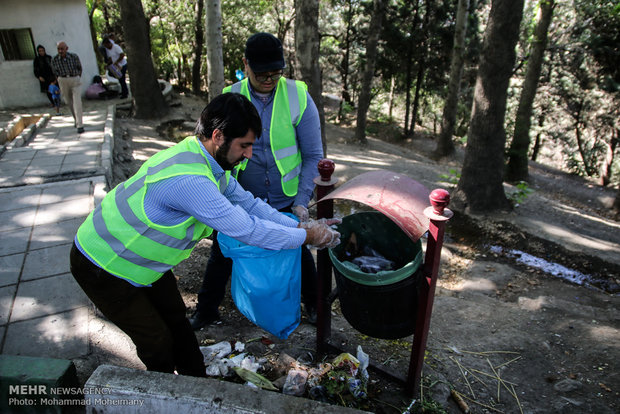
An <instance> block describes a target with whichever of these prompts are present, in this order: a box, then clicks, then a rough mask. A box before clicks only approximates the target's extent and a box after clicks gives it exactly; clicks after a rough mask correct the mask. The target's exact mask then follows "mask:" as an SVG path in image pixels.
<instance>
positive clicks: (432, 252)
mask: <svg viewBox="0 0 620 414" xmlns="http://www.w3.org/2000/svg"><path fill="white" fill-rule="evenodd" d="M429 199H430V202H431V205H432V207H428V208H426V210H424V214H425V215H426V216H427V217H428V218H429V219H430V224H429V228H428V239H427V242H426V255H425V257H424V268H423V277H424V280H423V281H422V283H421V287H420V294H419V298H418V310H417V315H416V325H415V332H414V334H413V344H412V346H411V358H410V359H409V373H408V376H407V384H406V386H405V391H406V392H407V393H408V394H409V395H411V396H414V395H417V394H418V392H419V390H420V381H421V375H422V366H423V365H424V353H425V351H426V340H427V338H428V330H429V327H430V324H431V314H432V311H433V301H434V299H435V286H436V284H437V274H438V272H439V260H440V259H441V247H442V245H443V237H444V231H445V227H446V222H447V221H448V220H449V219H450V218H451V217H452V215H453V213H452V211H450V210H449V209H447V208H446V207H447V205H448V204H449V203H450V194H449V193H448V192H447V191H446V190H442V189H436V190H433V191H432V192H431V194H430V196H429Z"/></svg>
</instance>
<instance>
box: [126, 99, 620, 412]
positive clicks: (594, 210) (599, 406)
mask: <svg viewBox="0 0 620 414" xmlns="http://www.w3.org/2000/svg"><path fill="white" fill-rule="evenodd" d="M173 105H174V106H173V111H172V113H171V115H169V116H168V117H167V118H166V119H165V120H158V121H156V122H155V121H140V120H134V119H131V118H129V117H127V111H126V110H125V109H123V108H119V110H118V112H117V131H116V133H117V140H116V149H115V161H116V166H115V169H116V171H115V173H116V176H117V178H118V179H119V180H121V179H122V178H123V177H125V176H127V175H129V174H131V173H132V172H133V171H135V170H136V169H137V167H138V166H139V165H140V164H141V163H142V162H143V161H144V160H145V159H146V158H147V157H148V156H150V155H152V154H153V153H154V152H157V151H159V150H161V149H163V148H165V147H167V146H169V145H171V142H169V141H167V140H165V139H162V136H161V135H160V134H159V132H162V133H164V134H167V135H169V134H171V133H179V134H180V135H182V134H183V133H184V132H183V131H184V130H185V131H186V132H185V133H187V130H189V129H190V128H191V125H192V124H193V123H194V122H195V120H196V118H197V117H198V116H199V114H200V111H201V110H202V108H203V106H204V102H203V101H202V100H200V99H197V98H193V97H191V96H177V97H176V98H175V100H174V102H173ZM162 126H164V127H166V128H162ZM326 132H327V141H328V142H327V145H328V156H329V157H330V158H332V159H334V160H335V162H336V164H337V169H336V173H335V175H336V176H338V177H339V178H340V179H341V180H342V181H345V180H347V179H350V178H352V177H354V176H356V175H358V174H359V173H361V172H364V171H368V170H371V169H375V168H383V169H388V170H392V171H396V172H401V173H403V174H406V175H408V176H410V177H412V178H414V179H416V180H418V181H420V182H422V183H423V184H425V185H426V186H427V187H429V188H431V189H432V188H437V187H444V188H448V189H450V184H449V183H447V182H445V179H442V178H441V175H442V174H446V173H448V171H449V169H450V168H458V165H459V163H460V162H461V160H462V148H461V149H460V150H459V153H458V154H457V156H455V157H453V158H452V159H450V160H447V161H442V162H439V163H438V162H435V161H432V160H431V159H430V158H429V157H428V155H429V153H430V151H431V150H432V149H433V148H434V141H432V140H431V139H430V138H428V137H426V136H424V135H422V136H418V137H416V138H414V139H412V140H411V139H410V140H408V141H405V142H401V143H398V144H395V143H390V142H388V141H390V140H389V139H385V140H380V139H377V138H376V137H372V136H371V137H370V142H369V145H368V146H367V147H363V148H361V147H360V146H359V145H357V144H352V143H350V138H351V136H352V129H351V128H347V127H340V126H335V125H332V124H328V126H327V129H326ZM531 173H532V183H531V184H530V186H531V188H532V189H534V190H535V192H534V193H533V194H531V195H529V196H528V197H527V198H526V199H525V200H524V201H522V203H521V205H520V206H519V207H517V208H516V209H515V212H514V213H509V214H506V215H503V216H493V217H471V216H467V215H465V214H463V213H462V212H458V211H457V212H456V215H455V217H454V218H453V219H452V220H451V221H450V222H449V223H448V227H447V232H446V239H445V244H444V249H443V254H442V262H441V269H440V277H439V280H438V286H437V292H436V297H435V303H434V307H433V314H432V321H431V329H430V332H429V338H428V343H427V353H426V359H425V366H424V371H423V384H424V386H423V387H422V393H421V395H417V396H415V400H416V401H415V404H413V409H414V410H420V409H421V408H422V407H424V408H425V409H426V411H425V412H449V413H459V412H466V410H465V409H464V405H461V406H459V405H458V404H457V401H456V397H455V395H456V394H458V395H460V396H461V399H462V401H463V402H464V404H465V405H466V406H467V407H468V410H469V411H468V412H471V413H618V412H620V403H619V401H620V398H619V396H620V376H619V366H618V361H619V360H620V316H619V315H620V314H619V313H618V304H619V297H618V293H619V292H620V288H619V286H620V253H619V252H620V241H619V236H618V234H620V232H619V231H618V230H619V227H620V225H619V223H618V222H617V221H614V220H613V218H612V217H611V215H610V214H609V207H610V206H611V203H612V201H613V197H614V195H615V190H613V189H601V188H599V187H597V186H596V185H594V184H593V183H590V182H587V181H585V180H583V179H581V178H579V177H572V176H570V175H568V174H565V173H562V172H560V171H557V170H554V169H553V168H550V167H545V166H542V165H535V166H533V167H532V169H531ZM507 191H508V192H510V191H514V188H512V187H509V186H508V187H507ZM337 211H339V213H338V214H342V212H343V211H344V210H339V209H338V208H337ZM519 220H527V223H530V224H531V223H534V224H531V225H530V226H528V225H525V224H521V223H525V222H526V221H519ZM555 223H559V224H557V225H556V224H555ZM541 228H550V229H552V230H554V229H557V231H547V232H542V231H538V230H537V229H541ZM585 229H590V231H591V232H592V233H595V234H588V233H587V231H586V230H585ZM580 231H581V232H580ZM564 233H566V234H564ZM561 237H564V239H563V240H565V241H559V240H561V239H560V238H561ZM580 240H583V247H579V246H578V245H577V244H578V242H580ZM573 242H574V243H575V245H574V246H573V245H572V243H573ZM210 246H211V241H210V240H203V241H202V242H200V243H199V245H198V247H197V248H196V249H195V251H194V253H193V254H192V256H191V257H190V258H189V259H187V260H186V261H184V262H183V263H181V264H180V265H179V266H177V268H176V269H175V274H176V276H177V277H178V279H179V286H180V289H181V291H182V293H183V296H184V299H185V302H186V305H187V306H188V316H189V315H190V314H191V311H192V310H193V308H194V306H195V303H196V294H197V292H198V289H199V288H200V284H201V282H202V275H203V272H204V269H205V265H206V261H207V259H208V256H209V250H210ZM492 246H495V247H493V248H492ZM498 247H501V248H502V249H503V251H508V250H511V249H513V250H518V251H521V252H527V253H529V254H531V255H533V256H536V257H538V258H543V259H545V260H547V261H549V262H553V263H558V264H561V265H563V266H565V267H567V268H569V269H573V270H577V271H579V272H582V273H584V274H586V275H587V276H588V279H587V281H586V282H585V283H583V284H582V285H579V284H576V283H572V282H570V281H567V280H565V279H562V278H559V277H557V276H554V275H553V274H551V273H549V272H548V271H545V270H542V269H541V268H538V267H534V266H531V265H526V264H522V263H519V262H518V261H517V260H516V259H515V257H511V256H510V255H506V254H502V253H501V251H500V250H498ZM598 253H600V254H598ZM519 255H520V254H519V253H517V258H518V256H519ZM513 256H514V255H513ZM547 270H548V269H547ZM220 311H221V315H222V321H220V322H218V323H216V324H213V325H210V326H208V327H207V328H205V329H202V330H200V331H198V332H197V336H198V338H199V340H200V341H201V343H202V344H204V345H210V344H213V343H216V342H220V341H224V340H226V341H232V342H234V341H241V342H243V343H245V344H246V346H247V349H248V351H249V352H251V353H253V354H254V355H256V356H259V357H263V356H264V357H267V358H268V359H270V360H273V359H275V358H276V357H277V356H278V355H280V354H283V353H286V354H288V355H290V356H291V357H293V358H295V359H297V360H298V361H299V363H300V364H302V365H304V366H306V367H315V366H318V364H319V363H321V362H323V361H329V360H330V359H331V358H333V357H334V356H335V355H328V356H320V355H317V353H316V328H315V326H314V325H312V324H310V323H308V321H307V320H306V319H305V318H303V319H302V322H301V324H300V326H299V327H298V328H297V329H296V330H295V332H294V333H293V334H291V336H290V337H289V338H288V339H287V340H278V339H277V338H274V337H273V336H270V335H269V334H267V333H266V332H264V331H263V330H261V329H260V328H258V327H256V326H254V325H253V324H252V323H251V322H249V321H248V320H247V319H246V318H245V317H243V315H241V314H240V313H239V312H238V310H237V309H236V307H235V305H234V303H233V302H232V300H231V298H230V295H229V294H228V295H227V297H226V299H225V301H224V303H223V304H222V306H221V308H220ZM411 341H412V337H406V338H402V339H398V340H380V339H375V338H370V337H368V336H366V335H363V334H361V333H360V332H358V331H356V330H355V329H353V328H352V327H351V326H350V325H349V324H348V323H347V321H346V320H345V319H344V318H343V317H342V314H341V312H340V308H339V302H338V301H337V300H336V301H335V302H334V304H333V306H332V342H333V343H336V344H339V345H340V346H342V347H343V348H345V349H353V350H354V349H356V348H357V346H358V345H361V346H362V348H363V349H364V351H365V352H366V353H367V354H369V356H370V359H371V361H372V362H373V363H375V364H378V365H383V366H385V367H387V368H388V369H390V370H393V371H396V372H397V373H399V374H400V375H402V376H404V375H406V373H407V368H408V364H409V356H410V352H411ZM267 366H268V365H267ZM264 374H265V376H267V377H268V378H269V379H271V380H275V379H276V378H275V377H274V375H275V374H274V372H273V371H271V372H269V371H267V372H265V373H264ZM356 404H357V406H358V407H359V408H362V409H365V410H368V411H371V412H375V413H403V412H405V411H406V409H407V408H408V407H410V406H411V404H412V398H410V397H408V396H406V395H405V394H404V393H403V386H402V384H400V383H398V382H393V381H390V380H387V379H385V378H383V377H382V376H381V375H379V374H377V373H375V372H374V371H372V370H371V371H370V382H369V385H368V399H366V400H357V401H356ZM444 410H445V411H444ZM416 412H421V411H416Z"/></svg>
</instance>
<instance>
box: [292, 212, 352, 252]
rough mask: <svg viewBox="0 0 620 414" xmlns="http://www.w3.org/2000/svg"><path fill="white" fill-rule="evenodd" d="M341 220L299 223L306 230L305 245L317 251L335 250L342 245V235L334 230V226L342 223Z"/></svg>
mask: <svg viewBox="0 0 620 414" xmlns="http://www.w3.org/2000/svg"><path fill="white" fill-rule="evenodd" d="M341 222H342V220H340V219H324V218H323V219H320V220H310V221H306V222H303V223H299V227H300V228H302V229H305V230H306V241H305V244H307V245H309V246H311V247H316V248H317V249H324V248H326V247H327V248H330V249H331V248H333V247H336V246H338V245H339V244H340V233H338V232H337V231H336V230H334V229H332V228H331V227H329V226H331V225H332V224H338V223H341Z"/></svg>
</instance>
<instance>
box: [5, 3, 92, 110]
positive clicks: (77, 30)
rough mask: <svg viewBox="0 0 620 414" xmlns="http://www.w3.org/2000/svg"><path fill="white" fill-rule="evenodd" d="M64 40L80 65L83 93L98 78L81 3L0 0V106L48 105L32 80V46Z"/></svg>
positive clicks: (52, 48)
mask: <svg viewBox="0 0 620 414" xmlns="http://www.w3.org/2000/svg"><path fill="white" fill-rule="evenodd" d="M61 40H63V41H65V42H66V43H67V46H68V47H69V52H72V53H76V54H77V55H78V56H79V57H80V61H81V62H82V93H83V92H84V91H85V90H86V88H87V87H88V85H90V83H91V80H92V79H93V76H95V75H98V74H99V70H98V68H97V57H96V56H95V51H94V50H93V44H92V40H91V33H90V25H89V22H88V11H87V9H86V2H85V1H84V0H0V108H16V107H29V106H38V105H45V104H48V103H49V101H48V100H47V97H46V96H45V94H44V93H41V92H40V88H39V81H38V80H37V78H35V77H34V73H33V64H32V62H33V59H34V56H35V54H36V46H37V45H39V44H40V45H42V46H43V47H45V50H46V51H47V54H48V55H50V56H52V57H54V56H55V55H56V53H57V52H56V43H57V42H59V41H61Z"/></svg>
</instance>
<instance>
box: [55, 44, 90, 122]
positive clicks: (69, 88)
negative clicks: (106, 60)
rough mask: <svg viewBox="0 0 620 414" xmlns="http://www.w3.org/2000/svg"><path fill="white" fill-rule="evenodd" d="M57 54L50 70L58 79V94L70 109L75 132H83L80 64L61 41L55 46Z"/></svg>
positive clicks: (77, 58) (76, 57) (76, 56)
mask: <svg viewBox="0 0 620 414" xmlns="http://www.w3.org/2000/svg"><path fill="white" fill-rule="evenodd" d="M56 49H57V50H58V54H57V55H56V56H54V58H53V59H52V69H53V70H54V75H56V77H57V78H58V86H59V87H60V93H61V95H62V96H63V97H64V98H65V102H67V105H68V106H69V108H70V109H71V115H73V120H74V121H75V126H76V127H77V132H78V133H79V134H81V133H82V132H84V125H83V124H82V81H81V80H80V77H81V76H82V63H81V62H80V58H79V57H78V55H76V54H75V53H69V52H67V50H69V48H68V47H67V44H66V43H65V42H63V41H60V42H58V44H57V45H56Z"/></svg>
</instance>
